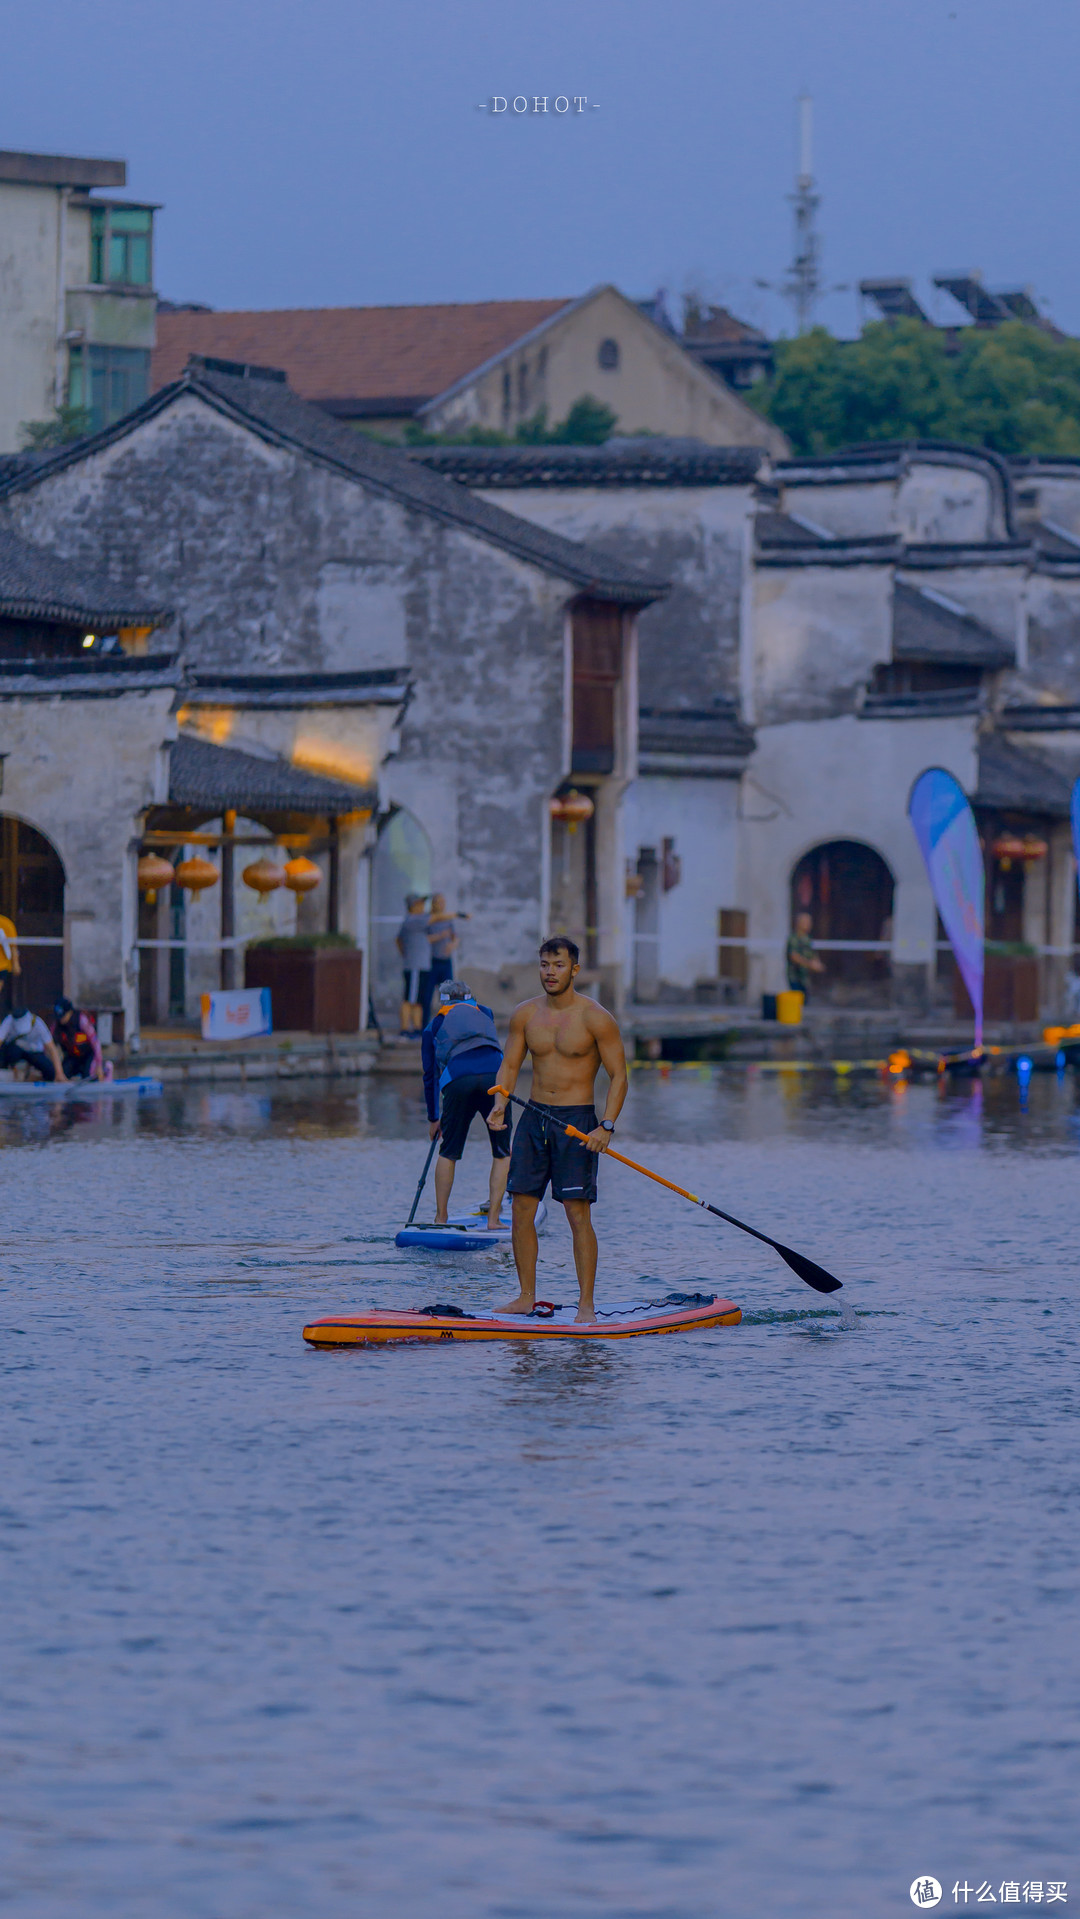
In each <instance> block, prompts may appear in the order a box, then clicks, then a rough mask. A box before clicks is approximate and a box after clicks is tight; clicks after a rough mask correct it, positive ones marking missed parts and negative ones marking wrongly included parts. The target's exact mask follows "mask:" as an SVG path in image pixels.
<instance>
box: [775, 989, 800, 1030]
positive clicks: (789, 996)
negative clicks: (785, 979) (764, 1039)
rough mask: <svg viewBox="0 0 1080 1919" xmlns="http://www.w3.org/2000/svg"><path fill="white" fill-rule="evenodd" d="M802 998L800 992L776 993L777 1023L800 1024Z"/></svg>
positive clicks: (783, 1024) (785, 1024)
mask: <svg viewBox="0 0 1080 1919" xmlns="http://www.w3.org/2000/svg"><path fill="white" fill-rule="evenodd" d="M804 998H805V995H804V994H802V993H777V995H776V1018H777V1021H778V1023H779V1025H781V1026H801V1024H802V1009H803V1000H804Z"/></svg>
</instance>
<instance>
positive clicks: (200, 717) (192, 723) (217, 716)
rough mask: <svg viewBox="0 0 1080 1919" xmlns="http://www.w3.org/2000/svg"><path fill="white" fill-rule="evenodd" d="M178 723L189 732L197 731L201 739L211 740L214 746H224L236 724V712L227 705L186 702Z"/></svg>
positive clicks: (178, 715)
mask: <svg viewBox="0 0 1080 1919" xmlns="http://www.w3.org/2000/svg"><path fill="white" fill-rule="evenodd" d="M176 724H177V726H179V727H182V728H183V729H184V730H186V731H187V732H188V733H197V734H198V736H199V738H200V739H201V740H209V741H210V742H211V744H212V745H214V746H224V745H225V744H226V742H227V741H228V739H229V738H230V736H231V734H232V730H233V727H234V726H235V724H236V714H235V713H233V712H231V711H230V710H229V708H228V707H225V706H188V705H186V704H185V705H184V706H182V707H181V708H180V710H179V712H178V713H177V715H176Z"/></svg>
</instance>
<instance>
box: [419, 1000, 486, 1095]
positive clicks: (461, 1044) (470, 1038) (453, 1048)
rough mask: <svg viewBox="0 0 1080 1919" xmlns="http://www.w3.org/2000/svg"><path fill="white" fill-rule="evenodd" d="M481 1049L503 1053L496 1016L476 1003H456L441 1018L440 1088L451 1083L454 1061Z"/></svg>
mask: <svg viewBox="0 0 1080 1919" xmlns="http://www.w3.org/2000/svg"><path fill="white" fill-rule="evenodd" d="M481 1047H482V1048H483V1050H484V1051H485V1052H489V1051H490V1050H491V1048H492V1047H494V1049H495V1051H496V1052H497V1053H500V1054H501V1052H502V1047H501V1046H500V1045H499V1035H498V1031H497V1029H496V1026H495V1021H494V1019H493V1017H492V1015H491V1014H490V1013H488V1012H485V1010H484V1008H483V1007H481V1006H477V1004H476V1001H475V1000H470V999H462V1000H454V1001H453V1003H452V1004H451V1005H450V1006H449V1007H448V1008H447V1010H446V1012H445V1013H443V1014H442V1016H441V1017H440V1019H439V1028H438V1031H437V1032H436V1034H435V1064H436V1067H437V1068H438V1072H439V1085H440V1086H445V1085H446V1084H447V1083H448V1081H449V1078H450V1070H449V1068H450V1061H451V1060H452V1059H456V1058H457V1057H458V1055H459V1054H461V1053H475V1052H479V1051H480V1049H481Z"/></svg>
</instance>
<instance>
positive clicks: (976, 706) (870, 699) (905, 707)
mask: <svg viewBox="0 0 1080 1919" xmlns="http://www.w3.org/2000/svg"><path fill="white" fill-rule="evenodd" d="M982 706H983V695H982V689H981V688H980V687H978V686H949V687H936V688H934V689H933V690H932V691H930V690H927V691H925V692H922V693H868V694H867V695H866V698H865V699H864V701H863V703H862V705H861V706H860V707H859V709H858V715H857V717H858V718H859V719H860V720H945V719H953V718H955V717H956V716H957V715H960V716H962V715H963V714H965V713H978V712H980V711H981V709H982Z"/></svg>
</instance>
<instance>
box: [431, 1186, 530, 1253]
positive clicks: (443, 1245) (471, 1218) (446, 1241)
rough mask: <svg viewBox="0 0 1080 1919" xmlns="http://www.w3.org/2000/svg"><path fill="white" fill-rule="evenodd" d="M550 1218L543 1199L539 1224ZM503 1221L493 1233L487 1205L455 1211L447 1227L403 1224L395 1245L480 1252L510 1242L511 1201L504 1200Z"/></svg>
mask: <svg viewBox="0 0 1080 1919" xmlns="http://www.w3.org/2000/svg"><path fill="white" fill-rule="evenodd" d="M546 1218H547V1206H546V1205H545V1203H544V1201H543V1200H541V1201H540V1204H539V1206H538V1207H537V1209H536V1224H537V1226H538V1227H539V1226H542V1225H543V1223H544V1221H545V1219H546ZM499 1221H500V1224H499V1226H498V1228H497V1229H496V1231H495V1232H493V1233H492V1232H489V1230H488V1224H487V1207H486V1206H477V1207H475V1208H474V1209H473V1211H472V1212H471V1213H451V1215H450V1217H449V1219H448V1220H447V1222H446V1225H445V1226H403V1227H402V1229H401V1231H400V1233H397V1234H395V1237H394V1245H395V1246H424V1247H426V1248H427V1250H428V1252H432V1253H476V1252H480V1251H482V1250H483V1249H484V1248H485V1247H490V1246H509V1244H510V1202H509V1200H508V1199H506V1200H504V1201H503V1206H502V1211H501V1213H500V1214H499Z"/></svg>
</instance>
